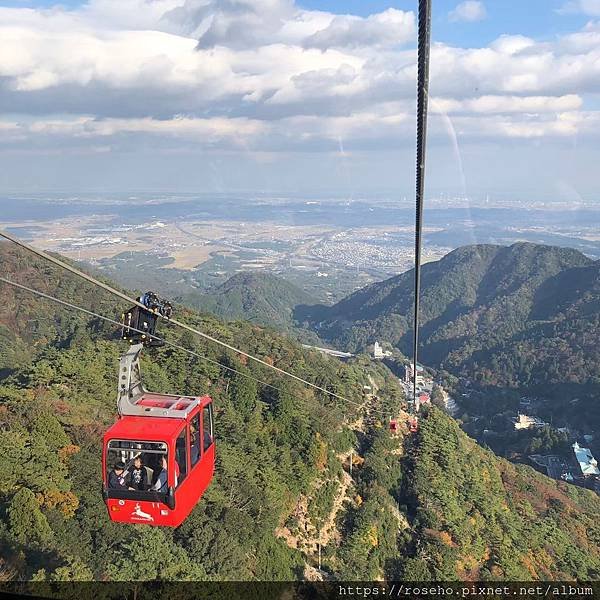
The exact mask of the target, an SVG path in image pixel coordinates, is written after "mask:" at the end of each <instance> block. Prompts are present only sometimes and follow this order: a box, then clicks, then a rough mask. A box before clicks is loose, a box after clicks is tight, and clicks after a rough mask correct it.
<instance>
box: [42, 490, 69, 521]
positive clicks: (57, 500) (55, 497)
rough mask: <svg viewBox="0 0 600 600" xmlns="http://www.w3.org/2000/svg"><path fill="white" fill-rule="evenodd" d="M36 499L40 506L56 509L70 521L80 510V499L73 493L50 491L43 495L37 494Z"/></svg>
mask: <svg viewBox="0 0 600 600" xmlns="http://www.w3.org/2000/svg"><path fill="white" fill-rule="evenodd" d="M36 499H37V501H38V503H39V504H40V506H43V507H45V508H56V509H58V510H59V511H60V512H61V513H62V514H63V515H64V516H65V517H67V518H68V519H70V518H71V517H72V516H73V515H74V514H75V511H76V510H77V509H78V508H79V498H78V497H77V496H76V495H75V494H74V493H73V492H60V491H58V490H49V491H46V492H44V493H43V494H36Z"/></svg>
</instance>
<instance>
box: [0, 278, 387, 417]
mask: <svg viewBox="0 0 600 600" xmlns="http://www.w3.org/2000/svg"><path fill="white" fill-rule="evenodd" d="M0 282H2V283H6V284H7V285H11V286H13V287H15V288H18V289H21V290H24V291H26V292H29V293H31V294H34V295H35V296H39V297H40V298H44V299H46V300H50V301H51V302H55V303H57V304H60V305H62V306H65V307H67V308H71V309H73V310H77V311H79V312H82V313H85V314H86V315H89V316H91V317H94V318H97V319H101V320H102V321H106V322H107V323H111V324H112V325H117V326H118V327H122V325H123V324H122V323H120V322H119V321H115V320H114V319H111V318H110V317H105V316H104V315H100V314H98V313H95V312H94V311H91V310H88V309H86V308H82V307H81V306H77V305H76V304H72V303H71V302H67V301H66V300H61V299H60V298H56V297H55V296H51V295H50V294H46V293H45V292H41V291H40V290H36V289H34V288H31V287H28V286H26V285H23V284H21V283H17V282H16V281H12V280H10V279H6V278H5V277H0ZM128 329H130V330H131V331H135V332H136V333H143V334H145V335H147V336H148V337H150V338H152V339H153V340H157V341H159V342H164V343H165V344H166V345H167V346H170V347H171V348H175V349H177V350H181V351H183V352H186V353H187V354H190V355H191V356H195V357H197V358H199V359H201V360H204V361H206V362H209V363H211V364H213V365H217V366H219V367H221V368H223V369H226V370H227V371H230V372H232V373H236V374H237V375H240V376H242V377H246V378H247V379H251V380H252V381H255V382H256V383H259V384H260V385H263V386H265V387H268V388H271V389H273V390H275V391H277V392H281V389H280V388H278V387H277V386H275V385H273V384H271V383H267V382H266V381H263V380H262V379H258V378H257V377H253V376H252V375H248V374H247V373H243V372H242V371H239V370H238V369H234V368H233V367H229V366H227V365H224V364H223V363H221V362H219V361H216V360H214V359H212V358H208V357H207V356H205V355H203V354H199V353H198V352H194V351H193V350H190V349H189V348H185V347H184V346H180V345H179V344H175V343H173V342H170V341H169V340H166V339H164V338H161V337H159V336H157V335H151V334H149V333H148V332H147V331H142V330H141V329H136V328H134V327H128ZM338 398H339V399H340V400H343V401H344V402H347V403H349V404H353V405H354V406H358V407H359V408H362V406H363V405H362V404H360V403H359V402H355V401H354V400H350V399H349V398H345V399H344V398H343V397H342V396H338ZM372 412H375V413H378V414H382V415H383V414H386V413H384V412H383V411H380V410H377V409H374V410H373V411H372Z"/></svg>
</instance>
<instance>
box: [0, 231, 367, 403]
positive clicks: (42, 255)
mask: <svg viewBox="0 0 600 600" xmlns="http://www.w3.org/2000/svg"><path fill="white" fill-rule="evenodd" d="M0 237H3V238H4V239H6V240H9V241H10V242H13V243H14V244H16V245H17V246H20V247H21V248H24V249H25V250H28V251H29V252H32V253H33V254H36V255H37V256H39V257H40V258H44V259H45V260H48V261H50V262H51V263H53V264H55V265H57V266H59V267H61V268H62V269H65V270H67V271H69V272H70V273H73V275H77V276H78V277H81V278H82V279H85V280H86V281H88V282H89V283H92V284H93V285H97V286H99V287H101V288H102V289H104V290H106V291H107V292H109V293H111V294H114V295H115V296H118V297H119V298H121V299H122V300H125V301H127V302H128V303H130V304H135V305H136V306H139V307H140V308H143V309H144V310H148V307H147V306H145V305H143V304H142V303H141V302H139V301H138V300H134V299H133V298H130V297H129V296H127V294H124V293H123V292H120V291H119V290H116V289H114V288H113V287H111V286H110V285H108V284H106V283H103V282H101V281H98V280H97V279H95V278H94V277H92V276H91V275H88V274H87V273H84V272H83V271H80V270H79V269H76V268H75V267H72V266H71V265H69V264H67V263H65V262H63V261H62V260H60V259H58V258H55V257H54V256H50V255H49V254H46V253H45V252H43V251H42V250H38V249H37V248H34V247H33V246H30V245H29V244H26V243H25V242H23V241H22V240H20V239H19V238H17V237H15V236H13V235H11V234H9V233H7V232H6V231H2V230H0ZM156 314H157V315H158V316H159V317H160V316H161V315H160V314H158V313H156ZM166 321H167V322H169V323H173V325H177V326H178V327H181V328H182V329H185V330H186V331H189V332H190V333H194V334H196V335H198V336H200V337H202V338H204V339H206V340H209V341H211V342H213V343H215V344H218V345H219V346H223V348H227V349H228V350H231V351H232V352H236V353H237V354H239V355H240V356H245V357H246V358H248V359H250V360H253V361H254V362H257V363H259V364H261V365H263V366H265V367H268V368H269V369H271V370H273V371H276V372H277V373H279V374H280V375H285V376H286V377H290V378H291V379H295V380H296V381H299V382H300V383H302V384H304V385H307V386H309V387H311V388H313V389H315V390H319V391H320V392H323V393H324V394H327V395H328V396H331V397H333V398H337V399H338V400H342V401H343V402H349V403H351V404H356V405H357V406H360V404H359V403H358V402H354V401H353V400H350V399H349V398H345V397H344V396H340V395H339V394H336V393H335V392H331V391H329V390H327V389H325V388H323V387H321V386H318V385H316V384H315V383H311V382H310V381H307V380H306V379H302V377H298V375H294V374H293V373H290V372H288V371H285V370H284V369H280V368H279V367H276V366H275V365H271V364H269V363H268V362H267V361H266V360H263V359H262V358H258V357H257V356H252V354H248V353H247V352H244V351H243V350H240V349H239V348H236V347H235V346H232V345H231V344H228V343H227V342H223V341H221V340H219V339H217V338H215V337H213V336H211V335H208V334H207V333H204V332H202V331H199V330H197V329H194V328H193V327H190V326H189V325H186V324H185V323H182V322H181V321H177V320H175V319H166Z"/></svg>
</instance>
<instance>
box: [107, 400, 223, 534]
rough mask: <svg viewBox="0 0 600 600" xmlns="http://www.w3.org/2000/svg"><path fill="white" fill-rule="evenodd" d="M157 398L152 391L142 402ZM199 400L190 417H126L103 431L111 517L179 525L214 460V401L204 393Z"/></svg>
mask: <svg viewBox="0 0 600 600" xmlns="http://www.w3.org/2000/svg"><path fill="white" fill-rule="evenodd" d="M158 398H160V397H159V396H157V395H148V398H147V400H146V401H145V402H147V404H146V403H144V404H142V406H147V407H150V406H154V405H155V404H156V403H157V402H158ZM162 398H165V397H162ZM184 400H186V399H184V398H173V397H166V398H165V399H164V400H163V401H162V403H163V404H165V403H168V402H175V403H178V404H181V403H182V402H183V401H184ZM192 400H195V399H192V398H190V399H188V400H186V401H192ZM197 402H198V403H197V404H195V407H194V408H193V409H192V411H191V412H190V414H189V416H187V418H168V417H146V416H142V417H130V416H126V417H122V418H121V419H119V420H118V421H117V422H116V423H115V425H113V427H112V428H111V429H110V430H109V431H108V432H107V433H106V434H105V437H104V440H105V441H104V447H105V453H104V462H105V465H104V498H105V502H106V504H107V508H108V511H109V516H110V518H111V520H113V521H120V522H124V523H148V524H151V525H166V526H173V527H176V526H178V525H179V524H181V523H182V522H183V521H184V519H185V518H186V517H187V516H188V515H189V513H190V512H191V511H192V509H193V508H194V506H195V505H196V503H197V502H198V500H199V499H200V497H201V496H202V494H203V493H204V491H205V489H206V488H207V487H208V485H209V483H210V481H211V479H212V476H213V472H214V460H215V449H214V446H215V444H214V437H213V422H212V401H211V399H210V398H209V397H207V396H205V397H203V398H199V399H197ZM144 437H145V438H146V439H144Z"/></svg>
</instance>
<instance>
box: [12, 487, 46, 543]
mask: <svg viewBox="0 0 600 600" xmlns="http://www.w3.org/2000/svg"><path fill="white" fill-rule="evenodd" d="M7 515H8V528H9V531H10V534H11V535H12V537H13V538H14V539H15V540H16V541H17V542H19V543H21V544H32V543H33V544H35V545H37V546H41V547H45V546H47V545H48V543H49V542H50V540H51V539H52V529H50V525H48V521H47V519H46V517H45V515H44V514H43V513H42V511H41V510H40V506H39V504H38V503H37V500H36V499H35V494H34V493H33V492H32V491H31V490H30V489H28V488H21V489H20V490H19V491H18V492H17V493H16V494H15V495H14V496H13V498H12V500H11V501H10V504H9V505H8V511H7Z"/></svg>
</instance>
